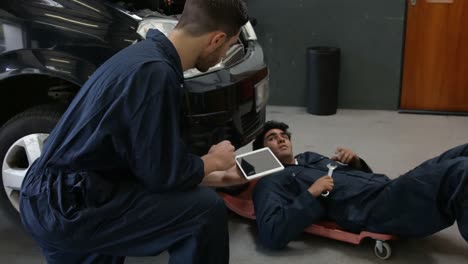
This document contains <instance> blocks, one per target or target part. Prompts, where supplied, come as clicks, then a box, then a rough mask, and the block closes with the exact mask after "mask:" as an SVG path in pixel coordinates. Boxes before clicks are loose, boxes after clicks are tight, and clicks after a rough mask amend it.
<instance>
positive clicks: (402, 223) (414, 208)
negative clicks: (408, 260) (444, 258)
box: [366, 144, 468, 242]
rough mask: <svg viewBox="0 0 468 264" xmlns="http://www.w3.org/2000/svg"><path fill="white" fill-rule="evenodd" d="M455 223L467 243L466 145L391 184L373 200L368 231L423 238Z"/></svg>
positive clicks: (467, 174)
mask: <svg viewBox="0 0 468 264" xmlns="http://www.w3.org/2000/svg"><path fill="white" fill-rule="evenodd" d="M455 221H457V224H458V227H459V230H460V233H461V235H462V236H463V238H464V239H465V240H466V241H467V242H468V144H466V145H461V146H458V147H456V148H453V149H450V150H448V151H446V152H445V153H443V154H442V155H440V156H438V157H435V158H433V159H430V160H428V161H426V162H424V163H422V164H421V165H419V166H418V167H416V168H415V169H413V170H411V171H409V172H407V173H405V174H403V175H401V176H400V177H398V178H396V179H395V180H393V181H392V182H391V183H390V184H388V185H387V186H386V188H385V189H384V190H383V191H382V192H381V193H380V194H379V195H378V197H377V199H375V206H374V209H373V210H372V212H371V213H370V216H369V219H368V221H367V228H366V229H367V230H369V231H374V232H379V233H390V234H396V235H399V236H403V237H424V236H428V235H431V234H433V233H435V232H438V231H440V230H442V229H444V228H447V227H449V226H451V225H453V223H454V222H455Z"/></svg>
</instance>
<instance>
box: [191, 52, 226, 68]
mask: <svg viewBox="0 0 468 264" xmlns="http://www.w3.org/2000/svg"><path fill="white" fill-rule="evenodd" d="M220 61H221V59H220V58H219V56H218V53H217V52H214V53H212V54H210V55H208V56H207V57H205V58H198V60H197V63H196V64H195V68H196V69H197V70H198V71H200V72H207V71H208V70H209V69H210V68H211V67H213V66H215V65H216V64H218V63H219V62H220Z"/></svg>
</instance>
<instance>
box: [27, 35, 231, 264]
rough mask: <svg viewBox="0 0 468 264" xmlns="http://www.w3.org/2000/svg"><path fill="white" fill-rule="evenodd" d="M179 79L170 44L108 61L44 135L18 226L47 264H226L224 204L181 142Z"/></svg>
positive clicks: (160, 39) (155, 42)
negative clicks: (155, 260) (156, 262)
mask: <svg viewBox="0 0 468 264" xmlns="http://www.w3.org/2000/svg"><path fill="white" fill-rule="evenodd" d="M183 102H184V77H183V70H182V66H181V61H180V58H179V56H178V54H177V51H176V49H175V47H174V46H173V45H172V43H171V42H170V41H169V39H168V38H166V36H165V35H164V34H162V33H161V32H159V31H157V30H150V31H149V33H148V35H147V39H146V40H144V41H142V42H139V43H137V44H135V45H132V46H130V47H128V48H126V49H124V50H122V51H120V52H119V53H117V54H116V55H115V56H113V57H112V58H111V59H109V60H108V61H107V62H105V63H104V64H103V65H102V66H101V67H100V68H99V69H98V70H97V71H96V72H95V73H94V74H93V75H92V76H91V77H90V79H89V80H88V81H87V82H86V83H85V85H84V86H83V87H82V88H81V89H80V91H79V92H78V94H77V95H76V97H75V98H74V100H73V101H72V103H71V105H70V106H69V108H68V110H67V111H66V112H65V114H64V115H63V117H62V118H61V120H60V121H59V123H58V125H57V126H56V127H55V129H54V130H53V131H52V133H51V134H50V136H49V137H48V139H47V141H46V143H45V146H44V149H43V153H42V155H41V157H40V158H39V159H38V160H37V161H36V162H35V163H34V164H33V165H32V167H31V168H30V170H29V171H28V173H27V175H26V177H25V180H24V182H23V185H22V188H21V198H20V199H21V202H20V210H21V217H22V221H23V224H24V226H25V227H26V229H27V231H29V232H30V234H31V235H32V236H33V238H34V239H35V240H36V241H37V242H38V243H39V245H40V247H41V249H42V251H43V253H44V255H45V257H46V259H47V261H48V263H122V262H123V261H124V257H125V256H154V255H158V254H159V253H161V252H162V251H165V250H168V251H169V254H170V263H172V264H178V263H180V264H187V263H213V264H219V263H228V260H229V245H228V240H229V239H228V233H227V214H226V209H225V207H224V203H223V201H222V199H220V198H219V197H218V196H217V195H216V193H215V192H214V191H213V190H212V189H209V188H204V187H199V186H198V184H199V183H200V182H201V181H202V178H203V177H204V166H203V161H202V160H201V159H200V157H198V156H195V155H192V154H191V153H190V151H189V149H188V147H186V146H185V145H184V143H183V141H182V140H181V133H182V132H181V126H182V124H181V123H182V119H181V118H182V116H183V110H182V109H183Z"/></svg>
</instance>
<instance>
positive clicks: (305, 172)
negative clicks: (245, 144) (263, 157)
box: [253, 121, 468, 249]
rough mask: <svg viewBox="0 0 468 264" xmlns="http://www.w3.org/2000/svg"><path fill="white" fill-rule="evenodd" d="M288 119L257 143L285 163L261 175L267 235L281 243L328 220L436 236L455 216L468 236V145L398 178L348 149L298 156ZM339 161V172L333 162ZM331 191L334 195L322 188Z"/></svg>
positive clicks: (259, 196)
mask: <svg viewBox="0 0 468 264" xmlns="http://www.w3.org/2000/svg"><path fill="white" fill-rule="evenodd" d="M288 128H289V126H288V125H286V124H285V123H281V122H276V121H268V122H267V123H266V124H265V127H264V129H263V132H262V133H261V134H260V135H259V136H258V137H257V138H256V140H255V141H254V143H253V148H254V149H259V148H262V147H269V148H270V149H271V150H272V152H273V153H274V154H275V156H276V157H278V159H279V160H280V161H281V162H282V163H283V164H284V165H285V169H284V170H283V171H281V172H279V173H275V174H273V175H270V176H267V177H264V178H262V179H260V181H259V182H258V183H257V185H256V186H255V189H254V193H253V202H254V206H255V212H256V221H257V226H258V232H259V240H260V243H262V244H263V245H264V246H266V247H268V248H271V249H281V248H283V247H285V246H286V245H287V244H288V243H289V242H290V241H291V240H293V239H296V238H298V237H299V235H300V234H301V233H302V232H303V230H304V229H305V228H306V227H308V226H310V225H311V224H313V223H316V222H318V221H320V220H324V219H326V220H331V221H335V222H336V223H337V224H338V225H340V226H341V227H342V228H344V229H346V230H349V231H351V232H360V231H364V230H366V231H370V232H375V233H385V234H394V235H397V236H400V237H406V238H418V237H424V236H429V235H431V234H433V233H435V232H438V231H440V230H442V229H444V228H447V227H449V226H451V225H452V224H453V223H454V222H455V220H456V221H457V223H458V227H459V230H460V233H461V235H462V236H463V238H464V239H465V240H466V241H468V188H467V185H468V144H467V145H462V146H459V147H456V148H453V149H451V150H449V151H447V152H445V153H443V154H442V155H440V156H438V157H435V158H433V159H430V160H428V161H426V162H424V163H422V164H421V165H419V166H418V167H416V168H415V169H413V170H411V171H409V172H407V173H405V174H403V175H401V176H400V177H398V178H396V179H394V180H392V179H390V178H388V177H387V176H385V175H383V174H377V173H373V172H372V170H371V169H370V168H369V166H367V164H366V163H365V162H364V161H363V160H362V159H360V158H359V157H358V156H357V155H356V154H355V153H354V152H352V151H351V150H349V149H347V148H338V149H337V151H336V156H334V157H332V158H331V159H330V158H327V157H325V156H323V155H320V154H318V153H314V152H305V153H302V154H299V155H297V156H295V157H294V155H293V152H292V144H291V134H290V133H289V132H288V130H287V129H288ZM330 163H331V164H333V165H337V168H336V169H335V172H334V173H333V178H332V177H330V176H328V175H326V174H327V171H328V168H327V165H328V164H330ZM326 191H329V192H330V193H329V195H328V196H327V197H324V196H322V195H321V194H322V193H324V192H326Z"/></svg>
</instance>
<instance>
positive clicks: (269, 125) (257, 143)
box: [252, 120, 291, 150]
mask: <svg viewBox="0 0 468 264" xmlns="http://www.w3.org/2000/svg"><path fill="white" fill-rule="evenodd" d="M288 128H289V126H288V125H286V124H285V123H283V122H278V121H274V120H270V121H268V122H266V123H265V125H264V126H263V129H262V132H260V134H258V135H257V137H256V138H255V140H254V142H253V143H252V149H253V150H257V149H261V148H263V147H264V145H263V141H264V140H265V135H266V134H267V133H268V131H270V130H272V129H279V130H281V131H283V132H284V133H286V135H288V137H289V139H291V132H289V131H288Z"/></svg>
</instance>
